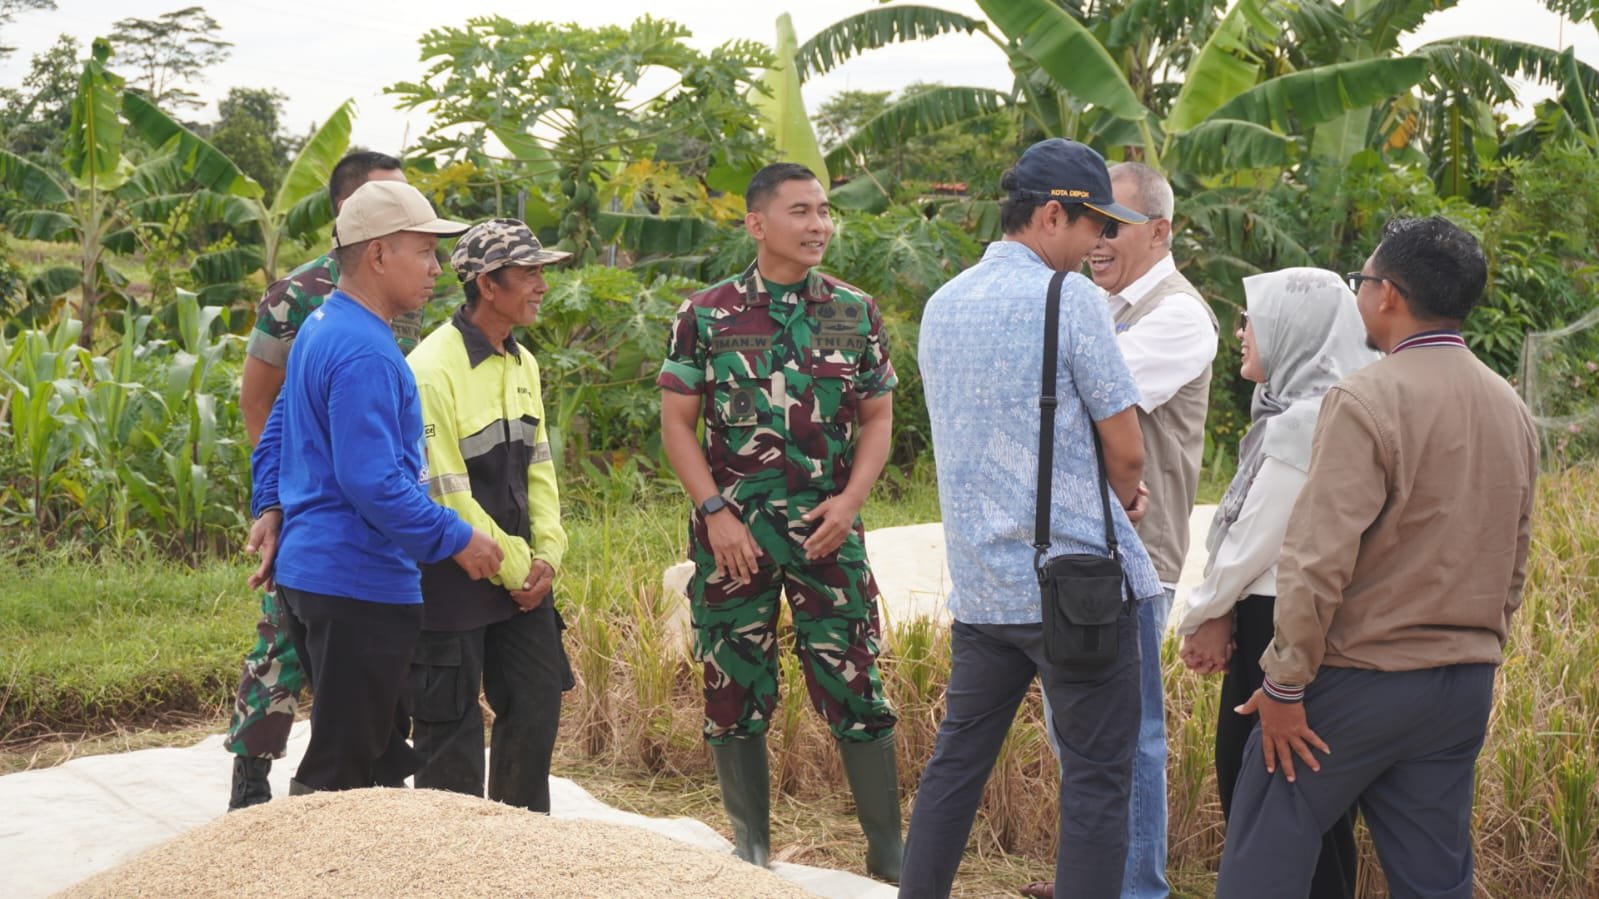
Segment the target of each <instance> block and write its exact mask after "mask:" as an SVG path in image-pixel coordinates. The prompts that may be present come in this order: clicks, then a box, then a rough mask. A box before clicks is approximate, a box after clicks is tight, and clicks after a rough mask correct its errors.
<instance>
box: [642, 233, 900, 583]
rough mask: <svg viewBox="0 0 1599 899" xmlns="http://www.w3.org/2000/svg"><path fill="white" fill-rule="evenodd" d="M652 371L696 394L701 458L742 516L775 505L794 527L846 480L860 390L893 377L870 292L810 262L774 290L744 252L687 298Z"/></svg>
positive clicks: (760, 531) (875, 388)
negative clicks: (800, 278)
mask: <svg viewBox="0 0 1599 899" xmlns="http://www.w3.org/2000/svg"><path fill="white" fill-rule="evenodd" d="M656 383H657V384H658V385H659V386H660V387H662V388H663V389H665V390H670V391H673V392H675V393H682V394H697V395H699V396H701V397H703V414H704V417H705V438H704V444H703V446H704V449H705V457H706V461H707V462H708V463H709V464H710V469H711V475H712V476H713V477H714V478H715V479H716V485H717V488H718V490H719V491H720V492H721V494H722V495H723V496H724V497H726V498H727V499H728V500H729V501H731V502H733V503H734V504H735V505H737V506H738V507H740V508H741V509H743V510H744V513H745V514H744V517H745V520H746V521H751V518H752V515H751V513H752V512H754V513H756V514H760V513H766V514H767V515H770V514H772V513H774V512H778V513H782V514H783V516H784V517H786V518H787V519H788V522H789V524H790V528H791V529H792V528H797V527H798V526H797V525H795V524H794V522H797V520H798V518H799V516H800V515H802V514H804V513H805V512H807V511H809V510H810V509H811V508H812V507H813V506H815V505H816V504H817V503H819V502H821V501H822V500H823V499H826V498H827V497H829V496H832V495H834V494H837V493H838V492H839V491H841V490H842V489H843V488H844V486H845V485H846V484H847V483H848V482H849V476H850V466H851V463H852V462H853V460H854V455H855V421H856V417H857V414H858V411H859V407H860V402H861V400H864V399H870V398H872V397H878V396H883V395H885V394H887V393H889V392H890V391H892V390H893V389H894V386H895V384H896V383H897V379H896V377H895V375H894V367H893V366H892V365H891V364H890V363H889V359H888V344H887V342H886V339H885V337H884V334H883V318H882V314H881V313H880V312H879V311H878V309H877V304H876V303H874V302H873V301H872V298H871V297H869V296H867V295H866V294H864V293H862V292H861V291H860V290H858V289H856V288H854V287H851V286H850V285H848V284H845V283H843V282H841V281H838V280H837V279H834V278H830V277H828V276H826V275H821V274H818V273H816V272H814V271H813V272H811V273H810V274H809V276H808V277H807V278H806V280H805V282H804V284H803V285H802V286H801V287H800V288H799V289H798V290H797V291H794V292H792V293H784V295H783V296H782V297H780V298H774V297H773V295H772V293H771V292H770V291H769V290H768V289H767V286H766V285H765V284H764V283H763V282H762V280H761V277H760V274H759V273H758V272H757V271H756V269H755V265H754V264H753V263H752V264H751V265H750V267H749V268H747V269H745V271H744V273H743V274H742V275H739V276H737V277H734V278H729V279H727V280H725V281H722V282H721V283H718V284H714V285H712V286H710V287H708V288H706V289H705V290H703V291H701V292H699V293H697V294H695V295H694V296H692V297H690V298H689V299H688V300H687V301H686V302H684V304H683V306H682V308H680V309H679V310H678V313H677V319H676V321H675V322H674V323H673V326H672V331H671V336H670V337H669V338H668V341H667V350H666V360H665V362H664V363H663V364H662V366H661V374H660V377H659V378H658V379H657V380H656ZM752 505H753V506H754V508H753V509H752V508H751V506H752ZM763 517H764V516H763ZM752 525H753V522H752ZM752 531H754V536H755V539H756V541H757V542H758V543H760V544H761V546H762V548H763V549H766V550H767V551H768V552H771V551H773V550H774V549H776V548H777V547H775V546H774V545H773V542H774V541H773V538H774V536H775V535H772V534H770V533H764V531H766V529H765V528H759V527H753V526H752ZM790 536H791V537H794V538H798V539H801V540H802V539H803V535H802V534H794V533H792V532H791V534H790ZM796 545H797V544H796Z"/></svg>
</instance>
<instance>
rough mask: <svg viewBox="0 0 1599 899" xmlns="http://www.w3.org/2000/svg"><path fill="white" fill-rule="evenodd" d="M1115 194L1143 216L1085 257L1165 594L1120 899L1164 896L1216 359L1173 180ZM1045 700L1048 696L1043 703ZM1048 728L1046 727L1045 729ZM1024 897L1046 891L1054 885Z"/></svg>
mask: <svg viewBox="0 0 1599 899" xmlns="http://www.w3.org/2000/svg"><path fill="white" fill-rule="evenodd" d="M1110 182H1111V190H1112V192H1113V193H1114V195H1115V198H1116V202H1117V203H1119V204H1121V205H1123V206H1126V207H1127V208H1129V209H1132V210H1134V211H1136V212H1140V213H1142V214H1144V215H1145V216H1147V217H1148V221H1146V222H1145V223H1144V224H1141V225H1121V226H1120V227H1119V228H1118V229H1117V233H1116V234H1115V235H1114V236H1112V237H1108V238H1101V239H1100V242H1099V245H1098V246H1097V247H1095V248H1094V250H1093V252H1091V253H1090V254H1089V256H1088V266H1089V274H1090V275H1091V276H1092V277H1093V279H1094V283H1095V284H1098V285H1099V286H1100V288H1101V289H1102V290H1104V291H1105V293H1106V296H1107V302H1108V303H1109V305H1110V314H1111V317H1112V318H1113V319H1115V322H1116V343H1117V345H1118V346H1119V347H1120V348H1121V351H1122V357H1123V358H1124V359H1125V360H1126V362H1127V367H1128V369H1129V370H1130V371H1131V372H1132V374H1133V380H1134V382H1136V383H1137V384H1138V392H1139V395H1140V399H1139V401H1138V424H1139V426H1140V427H1141V428H1142V429H1143V434H1144V483H1145V485H1146V486H1147V487H1148V489H1149V512H1148V514H1146V515H1145V516H1144V518H1143V520H1142V521H1140V522H1139V524H1138V536H1139V538H1140V539H1142V540H1143V542H1144V546H1145V547H1146V548H1147V549H1148V550H1149V557H1150V559H1151V560H1152V561H1153V562H1154V563H1155V570H1156V571H1157V572H1158V573H1159V574H1160V580H1161V587H1162V588H1163V590H1164V595H1163V596H1158V597H1156V598H1155V599H1153V600H1152V601H1149V602H1144V603H1141V604H1140V605H1139V611H1138V614H1139V622H1138V624H1139V640H1140V641H1141V644H1142V645H1141V649H1142V656H1143V659H1142V662H1141V665H1142V672H1141V675H1142V687H1141V698H1142V705H1143V708H1142V711H1141V714H1140V721H1139V728H1138V752H1137V754H1136V755H1135V756H1134V758H1133V787H1132V799H1131V803H1132V807H1131V809H1130V814H1129V817H1128V838H1129V840H1128V846H1127V868H1126V873H1125V874H1124V876H1123V877H1122V896H1123V897H1124V899H1153V897H1164V896H1166V895H1168V894H1169V892H1170V888H1169V887H1168V886H1167V883H1166V719H1165V705H1164V700H1165V693H1164V689H1163V687H1162V684H1161V672H1160V646H1161V641H1162V640H1163V639H1164V637H1165V634H1166V617H1167V615H1168V614H1169V613H1170V612H1171V603H1172V597H1173V595H1174V593H1175V591H1176V588H1177V578H1178V576H1179V575H1180V573H1181V571H1182V567H1183V558H1184V557H1185V556H1186V555H1187V554H1188V538H1189V534H1188V516H1189V513H1191V512H1192V511H1193V508H1194V491H1195V489H1196V488H1197V486H1198V482H1199V466H1200V459H1201V456H1202V455H1203V454H1204V450H1205V411H1206V408H1207V406H1208V404H1209V399H1210V364H1211V361H1212V360H1214V359H1215V358H1216V332H1217V323H1216V316H1215V314H1214V313H1212V312H1211V311H1210V306H1209V305H1208V304H1207V303H1206V302H1205V301H1204V299H1203V298H1201V297H1200V295H1199V291H1197V290H1195V289H1194V285H1192V284H1190V283H1188V279H1187V278H1184V277H1183V276H1182V275H1181V274H1180V273H1179V272H1178V271H1177V265H1176V263H1174V262H1173V261H1172V256H1171V240H1172V207H1173V201H1172V189H1171V184H1169V183H1168V182H1167V181H1166V179H1165V178H1164V177H1162V176H1161V174H1160V173H1159V172H1157V171H1155V170H1154V169H1152V168H1150V167H1149V166H1147V165H1143V164H1142V163H1137V162H1124V163H1120V164H1118V165H1113V166H1111V167H1110ZM1047 711H1048V707H1047V705H1046V712H1047ZM1045 731H1046V733H1048V732H1050V730H1049V728H1045ZM1022 893H1023V895H1027V896H1036V897H1044V899H1048V897H1052V896H1053V895H1054V889H1053V885H1052V884H1048V883H1033V884H1028V885H1027V886H1026V887H1024V888H1023V889H1022Z"/></svg>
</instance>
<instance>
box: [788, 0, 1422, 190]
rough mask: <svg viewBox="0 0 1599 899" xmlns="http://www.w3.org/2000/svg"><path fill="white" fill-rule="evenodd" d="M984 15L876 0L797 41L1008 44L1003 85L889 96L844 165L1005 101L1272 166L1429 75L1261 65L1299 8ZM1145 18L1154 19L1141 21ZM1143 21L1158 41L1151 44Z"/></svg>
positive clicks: (993, 0)
mask: <svg viewBox="0 0 1599 899" xmlns="http://www.w3.org/2000/svg"><path fill="white" fill-rule="evenodd" d="M978 6H980V7H981V8H982V9H983V11H984V13H986V14H987V16H988V21H987V22H984V21H980V20H976V19H971V18H967V17H961V16H958V15H956V14H954V13H949V12H945V11H943V10H935V9H931V8H928V7H885V8H882V9H876V10H870V11H868V12H865V13H861V14H859V15H857V16H851V17H849V18H848V19H845V20H842V21H840V22H838V23H835V24H834V25H832V26H829V27H828V28H826V29H824V30H823V31H822V32H821V33H819V34H818V35H817V36H815V37H813V38H812V39H811V40H810V41H807V42H806V44H805V45H804V46H802V47H801V48H800V57H801V59H802V60H803V62H804V68H805V71H806V72H807V73H814V72H820V71H825V70H826V69H827V68H829V67H831V66H832V65H836V64H837V63H839V62H841V61H843V60H844V59H845V58H847V57H848V56H849V55H852V54H853V53H857V52H861V51H863V50H865V49H870V48H873V47H877V46H883V45H885V44H887V43H891V42H894V41H899V40H914V39H922V38H925V37H929V36H933V35H936V34H941V33H948V32H950V31H957V30H960V31H969V32H974V33H982V34H985V35H987V36H988V37H989V38H990V39H991V40H993V41H994V42H995V43H996V45H998V46H1000V47H1001V48H1002V49H1003V51H1004V52H1005V54H1006V56H1007V58H1008V60H1009V62H1010V66H1011V69H1012V71H1013V73H1014V74H1015V82H1014V86H1013V88H1012V90H1011V91H1010V92H1009V93H1008V94H1003V93H1001V92H995V91H989V90H984V89H979V88H958V87H957V88H949V89H947V90H944V91H940V92H937V93H931V92H930V93H929V94H927V95H920V96H918V97H916V98H913V99H914V102H913V103H900V104H896V105H895V106H891V107H890V108H889V109H887V110H885V111H884V112H883V113H881V114H880V115H879V116H878V117H877V118H876V119H874V120H873V121H870V122H868V123H867V124H866V125H865V126H863V128H862V129H861V130H860V131H858V132H857V134H856V135H853V136H852V137H850V138H848V139H846V140H845V141H844V142H843V143H842V144H840V145H839V146H838V147H835V148H833V149H832V150H831V151H830V152H829V155H828V162H829V164H833V163H834V162H835V161H842V160H843V159H845V158H847V157H848V155H849V154H851V153H857V152H859V151H860V149H861V148H862V147H863V146H866V145H869V144H870V143H871V142H873V141H876V140H881V139H883V138H885V137H886V136H888V135H890V134H894V135H901V136H903V135H906V134H922V133H927V132H929V131H931V130H935V129H937V128H940V127H943V126H945V125H948V124H951V123H954V122H959V121H965V120H968V119H970V118H972V117H975V116H981V115H988V114H992V113H993V112H995V111H996V110H999V109H1011V110H1014V111H1015V113H1016V114H1017V115H1018V116H1020V117H1023V118H1024V119H1025V120H1026V122H1027V123H1028V124H1029V125H1030V126H1031V128H1030V130H1032V131H1034V132H1035V133H1036V132H1043V133H1048V134H1066V135H1071V136H1075V137H1078V138H1079V139H1083V140H1086V141H1089V142H1091V143H1094V144H1096V145H1098V146H1101V147H1103V148H1104V149H1105V150H1106V151H1107V153H1108V154H1109V155H1112V156H1120V155H1122V154H1123V153H1124V152H1125V151H1126V148H1131V149H1132V151H1133V152H1135V153H1136V154H1137V155H1139V156H1141V157H1142V158H1143V159H1144V161H1146V162H1148V163H1150V164H1152V165H1156V166H1157V167H1159V166H1162V165H1163V162H1162V160H1163V159H1164V158H1165V157H1166V156H1168V155H1170V154H1173V153H1177V154H1180V156H1179V159H1180V160H1181V162H1182V168H1183V169H1184V171H1185V172H1188V173H1189V174H1196V175H1203V174H1207V173H1212V172H1222V171H1228V170H1233V169H1240V168H1261V167H1278V166H1283V165H1286V164H1289V163H1291V162H1292V161H1293V160H1294V159H1296V158H1297V157H1298V156H1299V155H1301V153H1302V152H1303V145H1304V144H1305V143H1307V138H1306V137H1305V136H1306V135H1308V134H1309V133H1310V131H1311V130H1312V129H1314V128H1315V127H1317V126H1320V125H1323V124H1325V123H1328V122H1331V121H1334V120H1336V119H1337V118H1338V117H1339V116H1341V115H1343V114H1344V113H1345V112H1347V111H1348V110H1350V109H1360V108H1365V107H1370V106H1373V105H1376V104H1379V103H1381V102H1382V101H1384V100H1386V99H1388V98H1390V97H1392V96H1394V95H1395V94H1396V93H1403V92H1405V91H1406V90H1408V89H1409V88H1410V87H1412V86H1414V85H1415V84H1416V83H1418V82H1420V81H1421V80H1422V79H1423V78H1424V77H1425V65H1424V64H1421V63H1418V62H1416V61H1414V60H1406V59H1403V58H1400V59H1389V58H1382V59H1371V60H1357V61H1351V62H1344V63H1340V64H1337V65H1335V66H1318V67H1315V68H1310V69H1307V70H1303V71H1280V72H1279V71H1271V70H1268V68H1267V67H1266V62H1267V61H1268V57H1269V56H1270V48H1271V46H1272V44H1273V42H1274V41H1276V40H1277V39H1278V38H1279V37H1280V36H1282V35H1283V34H1284V32H1285V28H1287V27H1288V26H1289V25H1290V24H1296V25H1297V24H1300V23H1302V22H1310V21H1313V20H1310V19H1307V18H1306V17H1305V16H1304V15H1303V14H1301V12H1300V5H1299V4H1289V3H1285V2H1282V0H1239V2H1237V3H1235V4H1233V5H1232V6H1231V7H1230V8H1226V9H1225V12H1223V9H1224V8H1225V7H1226V4H1224V3H1220V2H1208V0H1196V2H1188V3H1176V4H1168V5H1167V7H1166V8H1165V9H1164V12H1165V13H1166V16H1165V17H1164V18H1163V19H1162V18H1157V19H1155V20H1151V19H1150V16H1151V15H1152V14H1153V12H1154V10H1153V9H1152V8H1151V6H1152V5H1151V4H1149V3H1140V2H1132V3H1126V4H1107V5H1104V6H1096V7H1094V9H1095V13H1094V16H1095V18H1092V19H1085V18H1084V17H1083V14H1082V12H1081V11H1080V10H1079V11H1074V10H1073V9H1070V8H1066V7H1065V6H1063V5H1061V4H1057V3H1055V2H1052V0H978ZM1151 21H1153V22H1154V25H1153V26H1152V27H1144V25H1145V23H1148V22H1151ZM1149 31H1153V32H1154V33H1155V34H1156V36H1157V37H1158V38H1161V39H1163V40H1164V41H1165V42H1164V43H1158V42H1155V41H1151V40H1150V39H1149V38H1148V37H1147V36H1146V32H1149Z"/></svg>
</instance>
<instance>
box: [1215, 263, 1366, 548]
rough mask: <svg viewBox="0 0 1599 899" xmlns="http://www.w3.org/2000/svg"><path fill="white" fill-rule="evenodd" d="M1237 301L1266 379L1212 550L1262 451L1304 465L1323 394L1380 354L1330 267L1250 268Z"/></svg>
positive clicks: (1240, 506)
mask: <svg viewBox="0 0 1599 899" xmlns="http://www.w3.org/2000/svg"><path fill="white" fill-rule="evenodd" d="M1244 305H1245V308H1247V309H1248V311H1249V324H1250V327H1251V328H1252V329H1253V331H1254V337H1255V352H1256V355H1258V356H1259V357H1260V365H1261V368H1262V369H1264V371H1265V373H1266V380H1265V382H1264V383H1261V384H1257V385H1255V397H1254V400H1253V401H1252V402H1251V403H1250V410H1249V411H1250V419H1251V422H1250V426H1249V432H1248V433H1247V434H1245V435H1244V439H1243V441H1242V442H1241V443H1240V444H1239V447H1238V473H1237V474H1236V475H1234V476H1233V481H1232V483H1231V484H1229V485H1228V486H1227V492H1226V494H1225V495H1223V497H1222V501H1221V505H1220V506H1219V507H1217V509H1216V518H1215V520H1214V521H1213V522H1212V524H1211V531H1210V538H1209V539H1208V540H1207V541H1206V543H1207V545H1208V546H1209V547H1210V548H1211V549H1212V550H1213V551H1214V549H1215V547H1216V546H1218V545H1220V542H1221V538H1222V536H1223V535H1224V534H1225V533H1226V531H1227V528H1228V526H1230V525H1231V524H1232V523H1233V522H1234V521H1236V520H1238V513H1239V511H1240V510H1242V509H1243V506H1244V497H1246V496H1247V495H1248V494H1249V487H1250V485H1251V484H1252V483H1254V480H1255V475H1256V474H1258V473H1259V472H1260V466H1261V464H1262V463H1264V462H1265V461H1266V458H1267V457H1268V456H1269V457H1271V458H1273V459H1277V460H1278V461H1280V462H1285V463H1287V464H1289V465H1292V466H1293V467H1295V468H1297V469H1299V470H1300V471H1305V470H1307V469H1309V467H1310V443H1311V437H1312V436H1313V435H1314V434H1315V432H1316V415H1317V413H1318V412H1320V411H1321V399H1322V397H1323V396H1325V395H1326V394H1327V391H1328V390H1329V389H1331V387H1332V386H1333V385H1334V384H1336V383H1338V382H1339V381H1341V380H1343V379H1344V378H1346V377H1348V376H1349V375H1351V374H1353V373H1354V372H1356V371H1358V370H1359V369H1361V368H1363V367H1364V366H1366V365H1368V364H1370V363H1372V362H1375V361H1376V360H1377V359H1378V358H1379V357H1380V354H1379V353H1378V352H1377V351H1376V350H1373V349H1371V348H1370V347H1368V346H1367V345H1366V328H1365V325H1364V324H1362V323H1361V320H1360V312H1359V311H1358V310H1357V309H1356V308H1355V295H1354V294H1352V293H1350V292H1349V287H1348V285H1346V284H1345V283H1344V279H1343V278H1340V277H1339V276H1338V275H1336V274H1333V273H1332V272H1329V271H1326V270H1324V269H1319V268H1288V269H1283V270H1282V271H1277V272H1268V273H1266V274H1263V275H1253V276H1251V277H1248V278H1245V279H1244Z"/></svg>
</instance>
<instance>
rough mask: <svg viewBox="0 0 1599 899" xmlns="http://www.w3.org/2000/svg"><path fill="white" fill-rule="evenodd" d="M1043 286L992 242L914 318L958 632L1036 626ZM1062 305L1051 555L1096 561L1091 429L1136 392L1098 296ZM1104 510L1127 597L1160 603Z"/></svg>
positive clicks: (1132, 544) (1006, 246)
mask: <svg viewBox="0 0 1599 899" xmlns="http://www.w3.org/2000/svg"><path fill="white" fill-rule="evenodd" d="M1053 274H1054V272H1053V271H1051V270H1050V268H1049V267H1048V266H1046V265H1045V264H1044V263H1043V261H1041V260H1040V259H1039V258H1038V256H1037V255H1036V254H1034V253H1033V251H1032V250H1031V249H1029V248H1027V247H1026V246H1025V245H1023V244H1021V243H1018V242H1015V241H1009V240H1002V241H997V242H995V243H992V244H990V245H989V247H988V250H987V252H985V253H984V254H983V258H982V259H981V260H979V261H978V263H977V264H976V265H974V266H972V267H971V268H970V269H967V270H966V271H964V272H962V273H960V274H959V275H957V276H956V277H955V278H954V279H953V280H952V281H950V282H949V283H948V284H945V285H944V286H943V287H942V288H940V289H939V290H938V292H937V293H935V294H933V297H932V299H930V300H928V301H927V307H926V309H925V310H923V313H922V331H921V342H920V344H919V346H918V350H917V355H918V357H919V358H920V360H921V371H922V382H923V384H922V386H923V390H924V392H925V394H926V397H927V411H928V417H929V418H930V419H931V421H932V426H933V455H934V458H935V459H936V460H937V462H938V500H939V505H940V506H941V507H942V509H943V516H944V546H945V550H946V552H947V554H948V559H949V571H950V578H951V581H952V583H951V587H950V592H949V610H950V613H951V614H952V615H953V616H954V617H955V619H956V620H958V621H964V622H968V623H971V624H1036V623H1038V622H1039V621H1041V620H1042V618H1041V613H1040V608H1039V593H1038V576H1037V575H1036V574H1035V571H1034V567H1033V559H1034V552H1033V546H1032V543H1033V516H1034V509H1035V497H1036V495H1037V492H1038V397H1039V394H1040V392H1041V391H1040V387H1041V382H1042V377H1043V372H1042V368H1043V364H1042V363H1043V355H1044V353H1043V350H1044V345H1043V342H1044V338H1043V334H1044V298H1045V295H1046V293H1047V292H1048V289H1049V279H1050V277H1051V276H1052V275H1053ZM1060 300H1061V302H1060V349H1059V352H1060V360H1059V362H1058V376H1057V377H1058V381H1057V384H1058V386H1057V388H1056V395H1057V396H1058V397H1059V401H1060V405H1059V406H1058V407H1057V408H1056V410H1055V466H1054V468H1055V470H1054V480H1053V486H1052V487H1051V488H1050V489H1051V491H1052V492H1053V498H1052V502H1051V506H1052V508H1051V510H1050V541H1051V547H1050V550H1049V552H1050V554H1051V555H1058V554H1061V553H1087V552H1092V553H1100V554H1103V553H1104V552H1105V551H1106V548H1105V526H1104V519H1103V515H1102V512H1101V500H1100V492H1099V491H1100V484H1101V483H1102V482H1101V480H1100V478H1099V468H1098V463H1097V462H1096V461H1095V458H1094V441H1093V436H1092V433H1091V432H1090V430H1089V429H1090V428H1091V427H1093V422H1095V421H1102V420H1104V419H1106V418H1109V417H1110V416H1112V415H1115V414H1116V413H1118V412H1121V411H1122V410H1124V409H1128V408H1130V407H1131V406H1133V405H1134V404H1135V403H1137V402H1138V387H1137V385H1136V384H1134V383H1133V377H1132V374H1131V373H1130V372H1129V371H1128V370H1127V364H1126V363H1125V362H1124V361H1122V356H1121V351H1120V350H1118V349H1117V348H1116V333H1115V327H1114V325H1113V323H1112V321H1111V317H1110V312H1109V311H1108V310H1107V309H1106V306H1105V299H1104V295H1103V294H1102V293H1100V291H1099V290H1098V289H1097V288H1095V287H1094V285H1093V283H1092V282H1090V281H1089V280H1088V279H1087V278H1084V277H1083V276H1082V275H1079V274H1076V273H1072V274H1069V275H1067V276H1066V280H1065V283H1064V284H1063V285H1062V286H1061V298H1060ZM1110 509H1111V516H1112V518H1113V519H1114V522H1115V528H1116V539H1117V541H1118V542H1119V543H1120V549H1121V559H1122V567H1123V568H1124V569H1125V570H1126V572H1127V575H1128V580H1129V583H1130V584H1131V587H1132V592H1133V595H1134V596H1136V597H1140V598H1144V597H1150V596H1154V595H1156V594H1158V593H1160V592H1161V587H1160V579H1159V577H1158V576H1157V575H1156V574H1155V568H1154V565H1152V564H1151V563H1150V561H1149V554H1148V553H1147V552H1145V550H1144V544H1143V543H1142V542H1141V541H1140V540H1139V539H1138V535H1137V534H1136V533H1135V532H1134V531H1133V526H1132V524H1131V523H1130V522H1129V521H1128V520H1127V514H1126V513H1125V512H1124V511H1123V510H1122V508H1121V504H1120V503H1119V502H1116V501H1115V496H1114V494H1113V495H1112V497H1111V503H1110Z"/></svg>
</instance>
